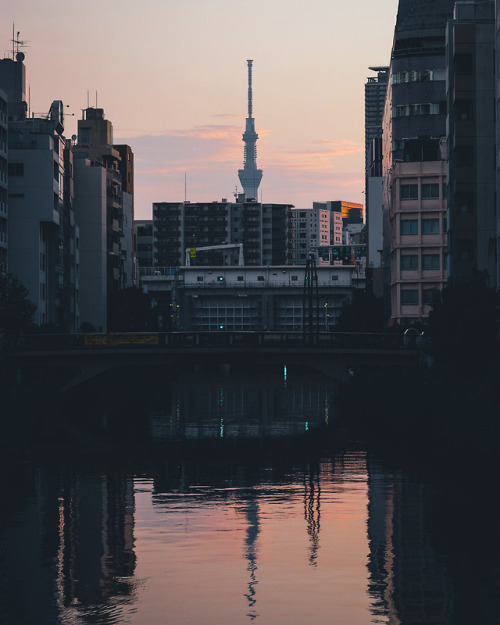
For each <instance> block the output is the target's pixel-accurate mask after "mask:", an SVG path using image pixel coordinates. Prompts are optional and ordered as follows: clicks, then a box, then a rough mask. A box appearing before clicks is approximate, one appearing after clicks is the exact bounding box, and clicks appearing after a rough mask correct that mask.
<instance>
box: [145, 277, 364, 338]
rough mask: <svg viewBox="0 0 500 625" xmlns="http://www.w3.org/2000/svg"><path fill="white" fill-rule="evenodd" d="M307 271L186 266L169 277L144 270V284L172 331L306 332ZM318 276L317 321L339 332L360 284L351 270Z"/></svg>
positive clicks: (166, 325) (163, 323)
mask: <svg viewBox="0 0 500 625" xmlns="http://www.w3.org/2000/svg"><path fill="white" fill-rule="evenodd" d="M305 271H306V268H305V266H303V265H302V266H290V265H282V266H269V265H268V266H260V267H228V266H223V267H216V266H211V267H181V268H179V269H178V270H176V271H172V272H170V274H169V275H168V274H167V275H159V274H160V273H161V272H159V271H157V272H155V271H143V275H142V277H141V282H142V287H143V289H144V290H145V291H146V292H147V293H148V294H149V295H150V296H151V297H152V298H154V300H155V301H156V302H157V303H158V304H159V315H160V316H161V323H160V325H163V327H165V328H166V329H178V330H189V331H196V330H199V331H204V330H205V331H206V330H208V331H216V330H233V331H238V330H241V331H244V330H249V331H251V330H255V331H256V330H275V331H301V330H302V328H303V325H302V324H303V319H304V277H305ZM317 276H318V293H319V298H318V301H317V302H315V303H314V304H313V317H314V319H315V320H316V319H318V323H319V329H320V330H323V329H329V328H333V327H334V326H335V325H336V323H337V321H338V317H339V315H340V313H341V311H342V308H343V306H344V304H345V302H346V301H347V300H349V299H350V298H351V296H352V292H353V289H354V288H355V287H356V280H355V278H354V276H353V271H352V267H350V266H324V267H323V266H321V267H317ZM359 286H360V287H361V284H360V285H359ZM316 314H317V316H316Z"/></svg>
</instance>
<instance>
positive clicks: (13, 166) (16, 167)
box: [7, 163, 24, 177]
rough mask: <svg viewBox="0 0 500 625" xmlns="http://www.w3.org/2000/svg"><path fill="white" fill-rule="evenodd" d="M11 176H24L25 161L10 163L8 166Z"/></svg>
mask: <svg viewBox="0 0 500 625" xmlns="http://www.w3.org/2000/svg"><path fill="white" fill-rule="evenodd" d="M7 173H8V175H9V176H12V177H14V176H24V163H9V166H8V168H7Z"/></svg>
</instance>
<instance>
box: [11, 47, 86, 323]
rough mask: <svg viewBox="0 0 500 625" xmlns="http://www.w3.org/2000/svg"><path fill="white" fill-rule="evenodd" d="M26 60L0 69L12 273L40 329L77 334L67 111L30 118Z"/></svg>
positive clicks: (55, 109)
mask: <svg viewBox="0 0 500 625" xmlns="http://www.w3.org/2000/svg"><path fill="white" fill-rule="evenodd" d="M23 60H24V54H23V53H18V54H17V55H16V57H15V60H14V59H3V60H1V61H0V87H1V88H2V89H3V90H4V91H5V93H7V97H8V101H7V123H8V125H7V129H8V133H7V136H8V150H9V158H8V194H7V200H8V205H9V207H10V211H9V216H8V221H7V228H8V230H7V231H8V251H7V264H8V270H9V272H11V273H13V274H15V275H16V276H17V277H18V278H19V279H20V280H21V282H22V283H23V284H24V285H25V286H26V288H27V289H28V292H29V297H30V299H31V301H32V302H33V303H34V304H35V306H36V311H35V323H37V324H38V325H46V324H53V325H55V326H57V327H59V328H61V329H64V330H66V331H72V332H74V331H76V329H77V327H78V325H79V307H78V270H79V267H78V264H79V263H78V244H77V243H78V228H77V227H76V224H75V220H74V213H73V177H72V176H73V174H72V162H71V155H70V153H69V146H68V143H67V141H66V139H65V138H64V135H63V132H64V115H63V110H64V109H63V104H62V102H61V101H60V100H54V102H52V105H51V106H50V110H49V112H48V113H47V114H46V115H35V114H32V116H31V117H28V114H27V113H28V107H27V103H26V101H25V99H24V98H25V92H26V89H25V76H26V73H25V68H24V63H23ZM5 214H6V212H5Z"/></svg>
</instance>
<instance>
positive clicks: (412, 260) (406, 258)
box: [401, 254, 418, 270]
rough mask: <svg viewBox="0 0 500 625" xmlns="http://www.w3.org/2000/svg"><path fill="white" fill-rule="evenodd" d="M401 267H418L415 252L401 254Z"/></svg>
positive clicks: (405, 268)
mask: <svg viewBox="0 0 500 625" xmlns="http://www.w3.org/2000/svg"><path fill="white" fill-rule="evenodd" d="M401 269H403V270H407V269H418V256H417V254H403V255H402V256H401Z"/></svg>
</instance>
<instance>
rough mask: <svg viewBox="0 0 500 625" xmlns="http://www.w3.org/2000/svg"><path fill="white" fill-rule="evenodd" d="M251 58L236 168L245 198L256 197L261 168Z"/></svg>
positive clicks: (248, 61)
mask: <svg viewBox="0 0 500 625" xmlns="http://www.w3.org/2000/svg"><path fill="white" fill-rule="evenodd" d="M252 63H253V61H252V60H247V66H248V117H247V119H246V125H245V132H244V133H243V141H244V143H245V149H244V158H243V169H239V170H238V177H239V179H240V183H241V186H242V187H243V192H244V193H245V195H246V196H247V199H254V200H257V199H258V191H259V185H260V181H261V180H262V169H257V147H256V142H257V139H258V138H259V135H258V134H257V133H256V132H255V119H254V118H253V117H252V113H253V106H252Z"/></svg>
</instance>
